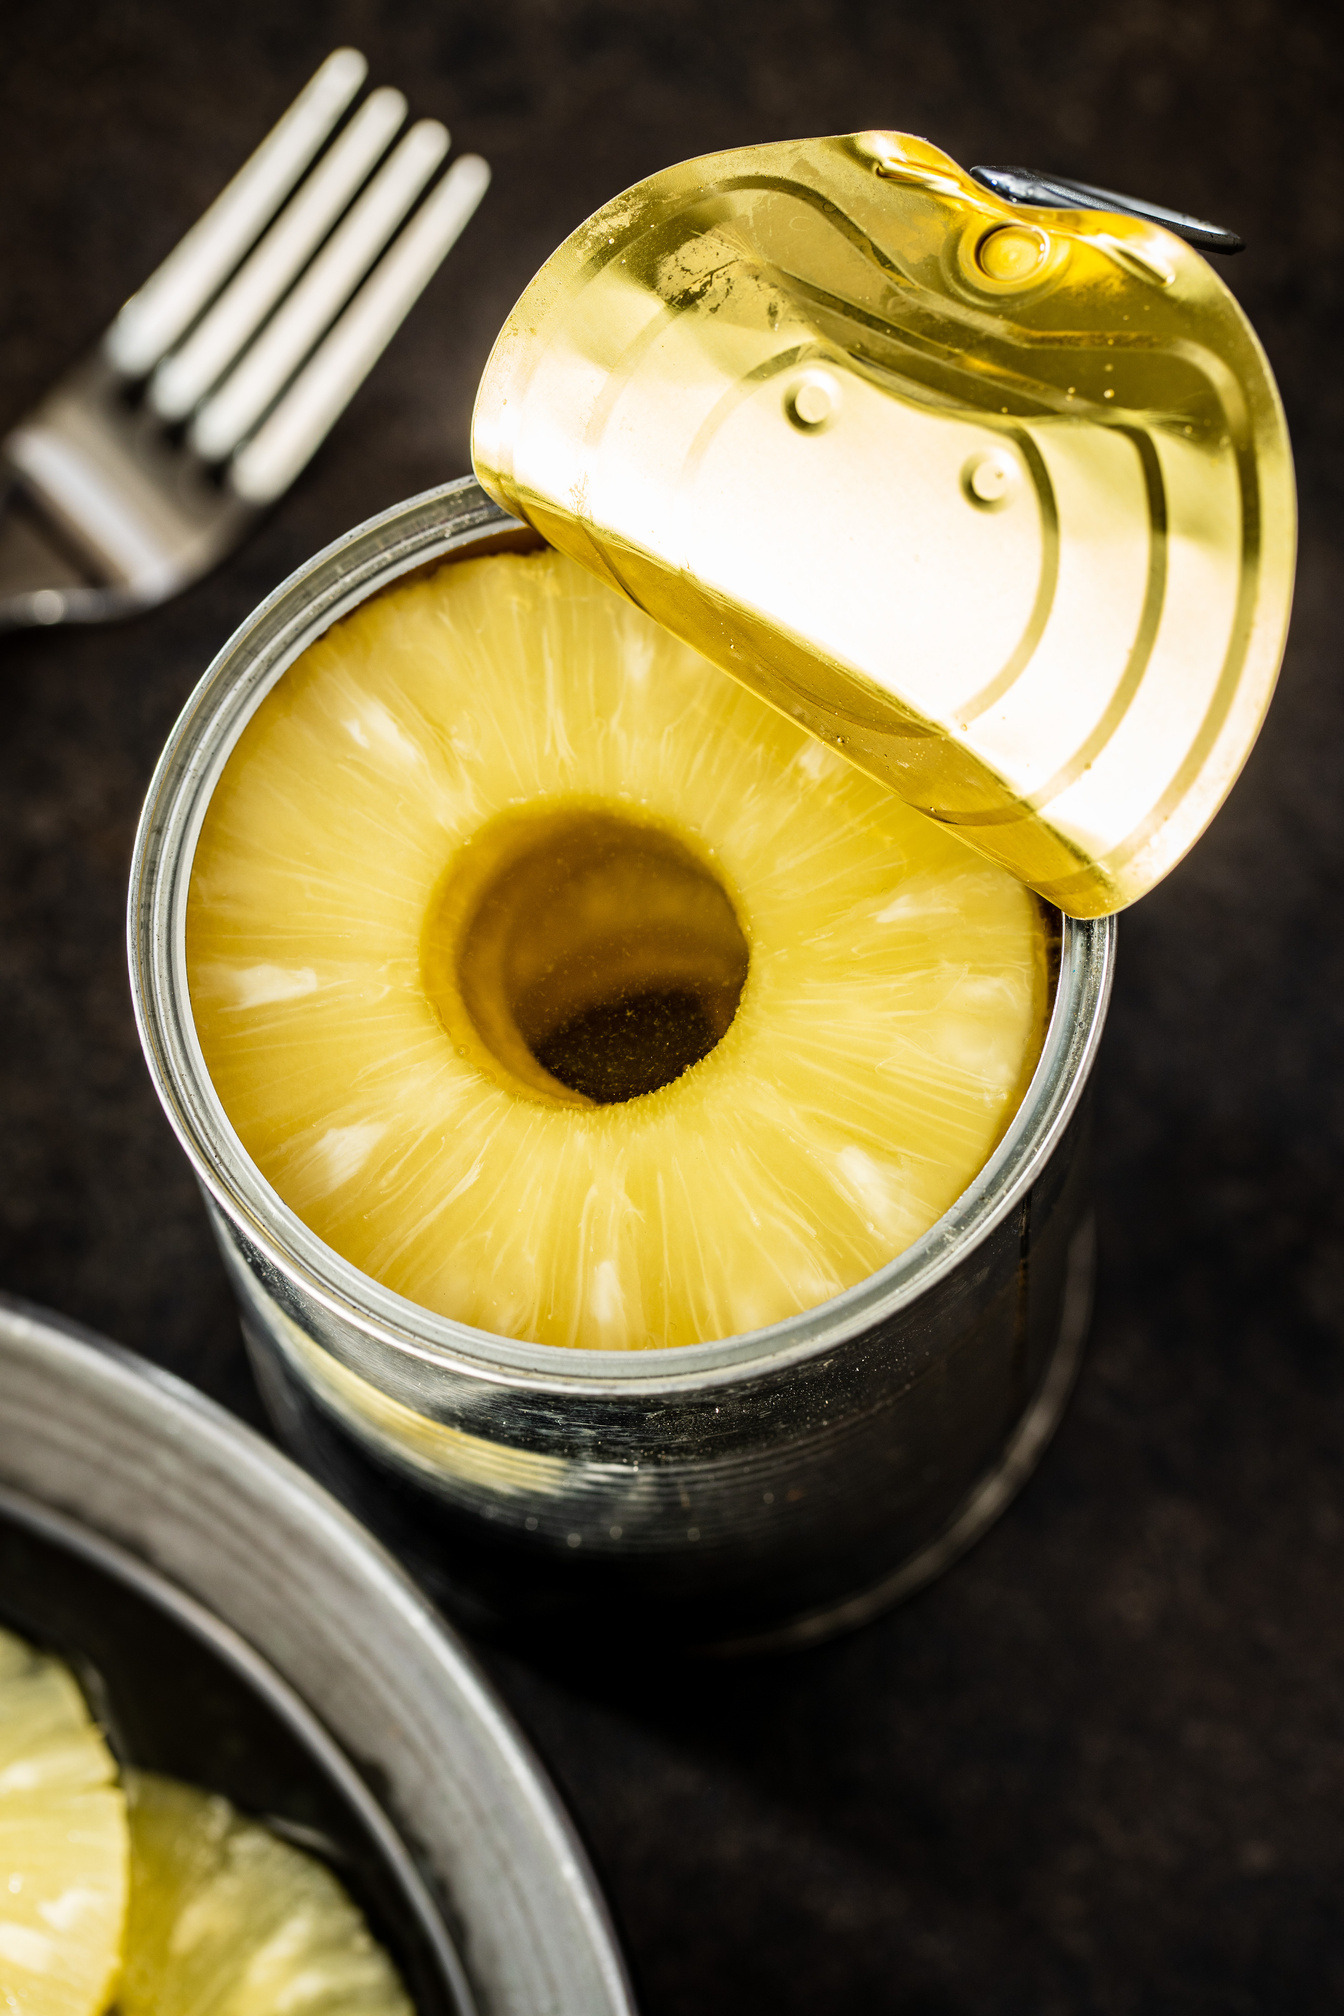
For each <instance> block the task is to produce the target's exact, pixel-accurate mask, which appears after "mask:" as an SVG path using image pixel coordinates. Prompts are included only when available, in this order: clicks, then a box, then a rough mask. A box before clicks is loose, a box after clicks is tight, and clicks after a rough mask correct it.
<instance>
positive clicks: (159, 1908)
mask: <svg viewBox="0 0 1344 2016" xmlns="http://www.w3.org/2000/svg"><path fill="white" fill-rule="evenodd" d="M129 1790H130V1819H131V1910H130V1921H129V1924H128V1926H127V1933H126V1965H125V1971H124V1974H123V1977H122V1985H121V1994H120V1996H119V1998H118V2007H119V2011H120V2016H412V2009H411V2004H410V2002H409V2000H408V1999H407V1996H406V1992H405V1990H404V1989H403V1987H402V1985H401V1982H400V1981H399V1979H398V1978H397V1974H396V1971H395V1969H394V1968H393V1966H392V1962H391V1961H390V1960H389V1959H388V1957H387V1955H386V1953H385V1952H384V1951H383V1949H382V1947H381V1946H379V1945H377V1944H376V1943H375V1941H374V1940H373V1939H372V1937H371V1936H370V1934H369V1931H368V1928H367V1926H366V1925H365V1923H364V1920H363V1918H362V1917H361V1916H360V1913H359V1912H358V1911H357V1910H356V1908H355V1906H354V1905H353V1904H352V1903H351V1901H350V1899H349V1898H348V1897H347V1896H346V1894H345V1892H344V1890H343V1889H342V1888H341V1886H340V1884H339V1883H338V1882H337V1881H336V1878H335V1877H334V1876H333V1875H332V1874H331V1873H330V1871H329V1870H327V1869H324V1868H323V1867H322V1865H321V1863H319V1862H315V1861H314V1860H313V1858H312V1857H311V1856H310V1855H305V1854H303V1853H302V1852H301V1851H300V1850H299V1849H297V1848H291V1847H290V1846H289V1844H288V1842H285V1841H281V1840H278V1839H277V1838H276V1836H275V1835H274V1834H272V1833H270V1832H269V1831H268V1830H267V1829H266V1828H264V1827H260V1826H257V1825H255V1824H253V1823H251V1822H249V1821H246V1820H243V1819H241V1818H240V1817H239V1815H238V1814H237V1813H236V1812H235V1811H234V1809H233V1807H232V1806H230V1804H229V1802H228V1800H227V1799H221V1798H219V1797H218V1796H217V1795H215V1794H212V1793H209V1792H200V1791H197V1790H196V1788H195V1787H194V1786H191V1785H180V1784H178V1783H176V1782H175V1781H174V1780H172V1779H170V1778H159V1777H155V1776H153V1775H152V1774H150V1773H148V1772H143V1773H141V1772H137V1773H136V1774H135V1775H134V1776H133V1777H132V1779H131V1780H130V1786H129Z"/></svg>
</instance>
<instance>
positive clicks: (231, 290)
mask: <svg viewBox="0 0 1344 2016" xmlns="http://www.w3.org/2000/svg"><path fill="white" fill-rule="evenodd" d="M405 117H406V100H405V99H404V98H403V97H402V95H401V93H400V91H389V90H382V91H375V92H374V93H373V95H372V96H371V97H370V98H368V99H367V100H366V101H365V103H364V104H363V105H361V107H360V109H359V111H358V112H357V113H356V115H355V117H354V118H353V119H352V120H351V122H350V124H349V126H348V127H347V128H346V130H345V132H344V133H342V135H341V137H340V139H339V140H337V141H336V143H335V145H334V146H333V147H332V148H331V151H330V152H329V153H328V154H327V155H326V156H325V158H324V159H323V160H322V161H321V162H320V163H319V164H318V166H317V167H316V168H315V169H314V170H313V172H312V174H311V175H310V176H309V177H308V179H307V181H306V182H305V183H304V184H303V187H302V188H301V189H300V190H299V193H298V195H297V196H295V197H294V199H293V201H292V202H291V203H290V205H289V207H288V208H287V209H286V210H285V211H284V212H283V214H282V215H281V217H280V219H279V221H278V222H277V223H275V224H273V225H272V226H271V228H270V230H269V231H268V232H267V233H266V236H265V237H264V238H263V239H262V241H261V243H260V245H258V247H257V249H256V251H255V252H253V254H252V255H251V257H250V258H249V259H248V260H247V261H246V262H245V263H244V265H243V266H242V267H241V269H240V270H239V271H238V273H236V274H235V275H234V277H233V279H232V280H231V281H230V282H229V284H228V286H227V287H226V288H225V289H224V292H223V293H222V294H221V295H220V297H219V299H218V300H217V301H216V302H215V304H214V306H213V307H212V308H211V309H210V310H209V311H208V313H207V314H206V315H205V316H204V317H203V318H202V320H201V321H200V322H199V323H198V324H197V325H196V327H195V328H194V329H193V330H192V332H191V334H190V336H188V338H187V340H186V342H185V343H184V344H183V345H182V348H181V349H180V350H177V351H175V352H174V353H173V355H172V356H171V357H168V358H166V359H165V360H164V362H163V363H162V364H160V366H159V368H158V370H157V371H156V372H155V373H154V377H153V379H152V380H151V382H150V387H149V395H148V397H149V404H150V406H151V407H152V408H153V410H154V411H155V412H156V413H157V414H158V416H159V418H160V419H161V420H167V421H174V420H184V419H185V418H186V416H187V414H188V413H190V412H191V409H192V407H193V406H195V405H196V404H197V403H198V401H200V400H201V399H203V398H204V396H205V394H206V393H207V392H208V391H209V390H210V387H211V386H212V385H213V384H214V383H215V381H216V380H217V379H218V378H220V377H222V376H223V374H224V372H225V371H226V370H227V369H228V367H229V365H230V364H231V363H232V362H233V360H234V358H235V357H237V355H238V354H239V352H240V351H241V349H242V348H243V345H244V344H245V343H246V342H247V340H248V338H249V337H250V336H251V335H252V334H253V333H254V332H255V331H256V330H257V329H258V328H259V327H260V325H261V323H262V322H263V321H264V320H265V318H266V316H267V315H268V314H269V313H270V311H271V309H272V308H273V307H274V306H275V304H276V302H277V301H278V300H279V299H280V296H281V295H282V294H283V293H284V291H285V289H286V288H287V287H288V286H289V284H290V282H291V281H292V280H293V279H294V277H295V275H296V274H297V273H299V272H301V271H302V269H303V267H304V266H305V265H306V263H307V261H308V259H309V258H310V256H311V255H312V253H313V251H314V250H315V248H316V247H317V246H318V245H320V244H321V242H322V240H323V239H324V238H325V237H326V235H327V232H328V231H329V230H330V229H331V226H332V225H333V224H334V223H335V221H336V219H337V218H338V217H339V216H340V214H341V212H342V210H344V208H345V206H346V204H347V203H348V202H349V201H350V198H351V197H352V196H353V195H354V193H355V191H356V190H357V189H358V188H359V185H360V183H361V182H363V180H364V178H365V176H366V175H367V174H368V172H369V170H370V169H371V168H372V167H373V165H374V163H375V161H377V160H378V159H379V157H380V156H381V155H382V154H384V153H385V152H386V150H387V147H388V144H389V142H390V141H391V139H392V136H393V134H394V133H395V132H396V130H397V128H398V126H400V124H401V122H402V120H403V119H404V118H405Z"/></svg>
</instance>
